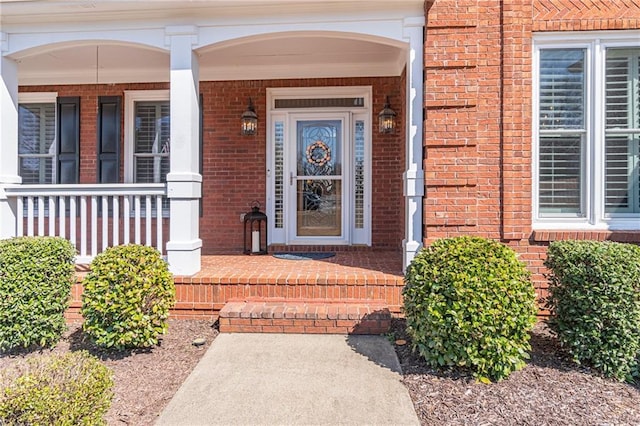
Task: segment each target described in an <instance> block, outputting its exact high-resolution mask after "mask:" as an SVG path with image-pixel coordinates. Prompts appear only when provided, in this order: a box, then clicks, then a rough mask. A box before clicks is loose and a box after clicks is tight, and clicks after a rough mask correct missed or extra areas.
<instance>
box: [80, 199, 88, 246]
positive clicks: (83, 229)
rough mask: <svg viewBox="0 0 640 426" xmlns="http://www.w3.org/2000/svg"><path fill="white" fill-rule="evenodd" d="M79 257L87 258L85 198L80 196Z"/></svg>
mask: <svg viewBox="0 0 640 426" xmlns="http://www.w3.org/2000/svg"><path fill="white" fill-rule="evenodd" d="M80 256H83V257H86V256H87V197H86V196H85V195H80Z"/></svg>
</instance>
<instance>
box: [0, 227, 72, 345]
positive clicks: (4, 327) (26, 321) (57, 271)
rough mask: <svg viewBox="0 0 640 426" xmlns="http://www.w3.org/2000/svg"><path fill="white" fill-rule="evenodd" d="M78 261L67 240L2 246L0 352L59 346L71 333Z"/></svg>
mask: <svg viewBox="0 0 640 426" xmlns="http://www.w3.org/2000/svg"><path fill="white" fill-rule="evenodd" d="M74 257H75V250H74V248H73V246H72V245H71V243H70V242H69V241H67V240H64V239H62V238H57V237H19V238H12V239H8V240H2V241H0V352H4V351H8V350H11V349H13V348H17V347H25V348H26V347H30V346H32V345H40V346H50V345H54V344H55V343H57V342H58V340H59V339H60V336H61V335H62V333H63V332H64V330H65V329H66V324H65V319H64V312H65V310H66V309H67V307H68V304H69V296H70V294H71V284H72V282H73V278H74Z"/></svg>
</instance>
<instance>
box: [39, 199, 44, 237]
mask: <svg viewBox="0 0 640 426" xmlns="http://www.w3.org/2000/svg"><path fill="white" fill-rule="evenodd" d="M38 235H41V236H42V235H44V197H43V196H39V197H38Z"/></svg>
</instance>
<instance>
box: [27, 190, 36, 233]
mask: <svg viewBox="0 0 640 426" xmlns="http://www.w3.org/2000/svg"><path fill="white" fill-rule="evenodd" d="M33 221H34V218H33V197H27V235H28V236H30V237H33Z"/></svg>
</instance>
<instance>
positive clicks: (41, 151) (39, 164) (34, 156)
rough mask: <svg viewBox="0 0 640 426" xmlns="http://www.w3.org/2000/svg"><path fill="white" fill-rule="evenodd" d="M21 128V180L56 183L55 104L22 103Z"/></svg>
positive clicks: (19, 119) (19, 145)
mask: <svg viewBox="0 0 640 426" xmlns="http://www.w3.org/2000/svg"><path fill="white" fill-rule="evenodd" d="M18 127H19V133H18V156H19V173H20V176H21V177H22V182H23V183H29V184H33V183H35V184H41V183H55V176H56V170H55V165H56V139H55V138H56V104H55V103H26V104H25V103H22V104H20V107H19V113H18Z"/></svg>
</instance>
